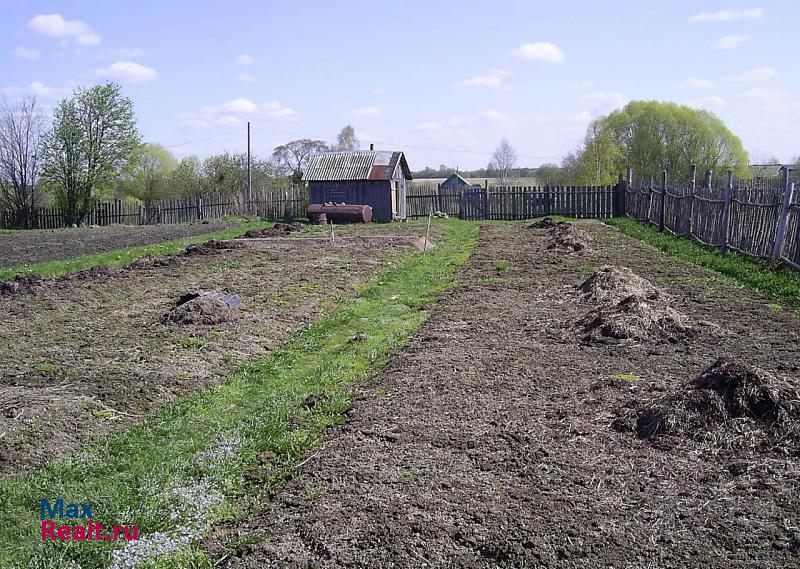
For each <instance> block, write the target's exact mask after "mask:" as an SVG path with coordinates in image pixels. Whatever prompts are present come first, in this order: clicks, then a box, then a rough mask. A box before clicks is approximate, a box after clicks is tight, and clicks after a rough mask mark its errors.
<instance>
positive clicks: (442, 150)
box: [253, 127, 562, 160]
mask: <svg viewBox="0 0 800 569" xmlns="http://www.w3.org/2000/svg"><path fill="white" fill-rule="evenodd" d="M253 130H259V131H262V132H269V133H273V134H288V135H291V136H301V137H304V138H318V139H325V138H327V137H325V136H317V135H311V134H307V133H302V132H291V131H286V130H274V129H268V128H260V127H253ZM381 144H386V145H390V146H395V147H399V148H417V149H420V150H437V151H440V152H461V153H466V154H480V155H483V156H488V155H491V151H485V150H467V149H466V148H444V147H441V146H420V145H416V144H402V143H398V142H388V141H381ZM517 156H518V157H520V158H532V159H536V160H561V158H562V157H561V156H538V155H534V154H518V155H517Z"/></svg>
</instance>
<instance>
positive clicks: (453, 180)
mask: <svg viewBox="0 0 800 569" xmlns="http://www.w3.org/2000/svg"><path fill="white" fill-rule="evenodd" d="M471 185H472V184H470V183H469V182H468V181H467V180H466V179H465V178H464V177H463V176H461V175H460V174H458V172H453V173H452V174H450V175H449V176H448V177H447V179H446V180H445V181H444V182H442V183H441V184H439V187H440V188H444V189H447V190H462V189H464V188H468V187H470V186H471Z"/></svg>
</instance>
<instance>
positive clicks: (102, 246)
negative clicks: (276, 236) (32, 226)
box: [0, 221, 236, 268]
mask: <svg viewBox="0 0 800 569" xmlns="http://www.w3.org/2000/svg"><path fill="white" fill-rule="evenodd" d="M234 225H236V223H232V222H223V221H211V222H209V223H182V224H178V225H141V226H139V225H112V226H108V227H77V228H67V229H49V230H48V229H37V230H31V231H11V232H7V233H0V268H4V267H14V266H16V265H22V264H25V263H40V262H42V261H54V260H56V259H68V258H72V257H77V256H79V255H88V254H91V253H103V252H106V251H113V250H114V249H124V248H126V247H136V246H138V245H153V244H155V243H161V242H162V241H170V240H172V239H179V238H181V237H191V236H194V235H200V234H203V233H211V232H213V231H219V230H220V229H225V228H227V227H232V226H234Z"/></svg>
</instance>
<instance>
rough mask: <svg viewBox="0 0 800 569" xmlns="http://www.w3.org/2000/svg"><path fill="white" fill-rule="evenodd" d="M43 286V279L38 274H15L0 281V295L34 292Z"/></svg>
mask: <svg viewBox="0 0 800 569" xmlns="http://www.w3.org/2000/svg"><path fill="white" fill-rule="evenodd" d="M43 286H44V281H43V280H42V278H41V277H40V276H39V275H24V276H23V275H16V276H15V277H14V278H13V279H11V280H7V281H3V282H1V283H0V295H3V296H16V295H18V294H36V293H37V292H38V291H39V289H41V288H42V287H43Z"/></svg>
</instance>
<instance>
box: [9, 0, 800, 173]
mask: <svg viewBox="0 0 800 569" xmlns="http://www.w3.org/2000/svg"><path fill="white" fill-rule="evenodd" d="M0 11H1V13H2V19H0V64H1V65H0V93H2V94H3V95H4V96H5V97H6V98H14V97H19V96H22V95H26V94H36V95H37V96H38V97H39V100H40V101H41V102H42V103H43V104H45V105H50V106H52V105H53V104H54V103H55V102H56V101H57V100H58V99H59V98H62V97H64V96H65V95H67V94H69V93H70V91H71V89H72V88H74V87H75V86H88V85H91V84H94V83H98V82H102V81H103V80H106V79H112V80H115V81H117V82H119V83H121V84H122V85H123V89H124V92H125V93H126V94H127V95H128V96H129V97H131V99H132V100H133V101H134V104H135V108H136V114H137V117H138V120H139V127H140V131H141V133H142V136H143V139H144V140H145V141H148V142H158V143H161V144H163V145H165V146H167V147H169V148H170V150H171V151H172V152H173V153H175V154H176V155H177V156H185V155H188V154H196V155H199V156H201V157H202V156H206V155H209V154H214V153H218V152H222V151H241V150H243V149H244V148H245V147H246V138H245V123H246V121H248V120H250V121H251V122H252V126H253V132H252V136H253V150H254V152H256V153H257V154H259V155H263V156H267V155H269V154H270V153H271V149H272V148H273V147H274V146H275V145H277V144H280V143H283V142H286V141H288V140H291V139H294V138H299V137H301V136H302V137H304V136H310V137H318V138H322V139H325V140H328V141H330V140H333V139H334V138H335V136H336V133H337V132H338V130H339V129H340V128H341V127H342V126H343V125H344V124H346V123H351V124H353V126H354V127H355V129H356V132H357V134H358V135H359V138H360V139H361V140H362V143H363V144H364V145H365V146H366V145H367V144H369V143H370V142H373V143H375V144H376V146H377V147H378V148H384V149H402V150H405V151H406V153H407V155H408V158H409V162H410V164H411V167H412V168H413V169H419V168H422V167H423V166H425V165H430V166H434V167H438V165H439V164H446V165H448V166H458V167H460V168H462V169H469V168H476V167H482V166H485V165H486V163H487V162H488V161H489V158H490V155H491V152H492V149H493V148H494V147H495V146H496V144H497V142H498V141H499V140H500V139H501V138H502V137H504V136H505V137H507V138H508V140H509V141H510V142H511V144H512V145H513V146H514V147H515V148H516V150H517V152H518V154H519V156H520V157H519V163H520V164H522V165H530V166H535V165H538V164H541V163H543V162H547V161H559V160H560V159H561V157H562V156H563V155H564V153H566V152H567V151H569V150H571V149H574V148H575V147H576V146H577V145H578V144H579V143H580V141H581V140H582V138H583V135H584V132H585V127H586V125H587V123H588V121H589V120H590V119H591V117H592V116H597V115H601V114H605V113H608V112H609V111H611V110H613V109H614V108H617V107H619V106H621V105H624V104H625V102H626V101H628V100H632V99H658V100H671V101H676V102H680V103H685V104H690V105H693V106H698V107H703V108H707V109H709V110H712V111H713V112H714V113H716V114H717V115H718V116H720V117H721V118H722V119H723V120H724V121H725V122H726V123H727V124H728V126H729V127H730V128H731V129H732V130H733V131H734V132H735V133H736V134H737V135H739V136H740V137H741V138H742V140H743V142H744V144H745V147H746V148H747V149H748V151H749V152H750V153H751V157H752V158H753V159H755V160H757V161H760V160H764V159H766V158H767V157H769V156H770V155H773V154H774V155H776V156H777V157H778V158H779V159H781V160H788V159H790V158H791V157H793V156H795V155H798V154H800V129H799V128H798V124H800V73H798V67H797V65H798V55H797V53H798V52H797V45H798V44H797V38H798V36H797V23H798V22H800V2H795V1H791V2H790V1H786V2H744V3H742V2H738V1H728V2H716V1H710V2H689V1H683V2H682V1H673V2H663V1H661V2H644V1H642V0H638V1H615V2H588V1H585V2H579V1H569V0H566V1H559V2H532V1H529V2H506V1H503V0H495V1H492V2H468V1H467V2H465V1H458V2H455V1H448V2H444V1H442V2H436V1H430V0H428V1H426V2H421V1H420V2H417V1H411V2H392V3H380V2H374V1H371V2H367V1H365V2H354V1H342V2H330V1H328V2H304V1H302V0H298V1H294V2H255V1H252V2H240V1H235V0H234V1H231V0H229V1H225V2H222V1H219V2H216V1H215V2H211V1H193V2H170V1H168V0H167V1H164V0H162V1H159V2H152V1H139V2H121V1H111V0H106V1H104V2H95V1H82V0H75V1H70V2H56V1H52V2H48V1H35V2H34V1H22V0H0Z"/></svg>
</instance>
